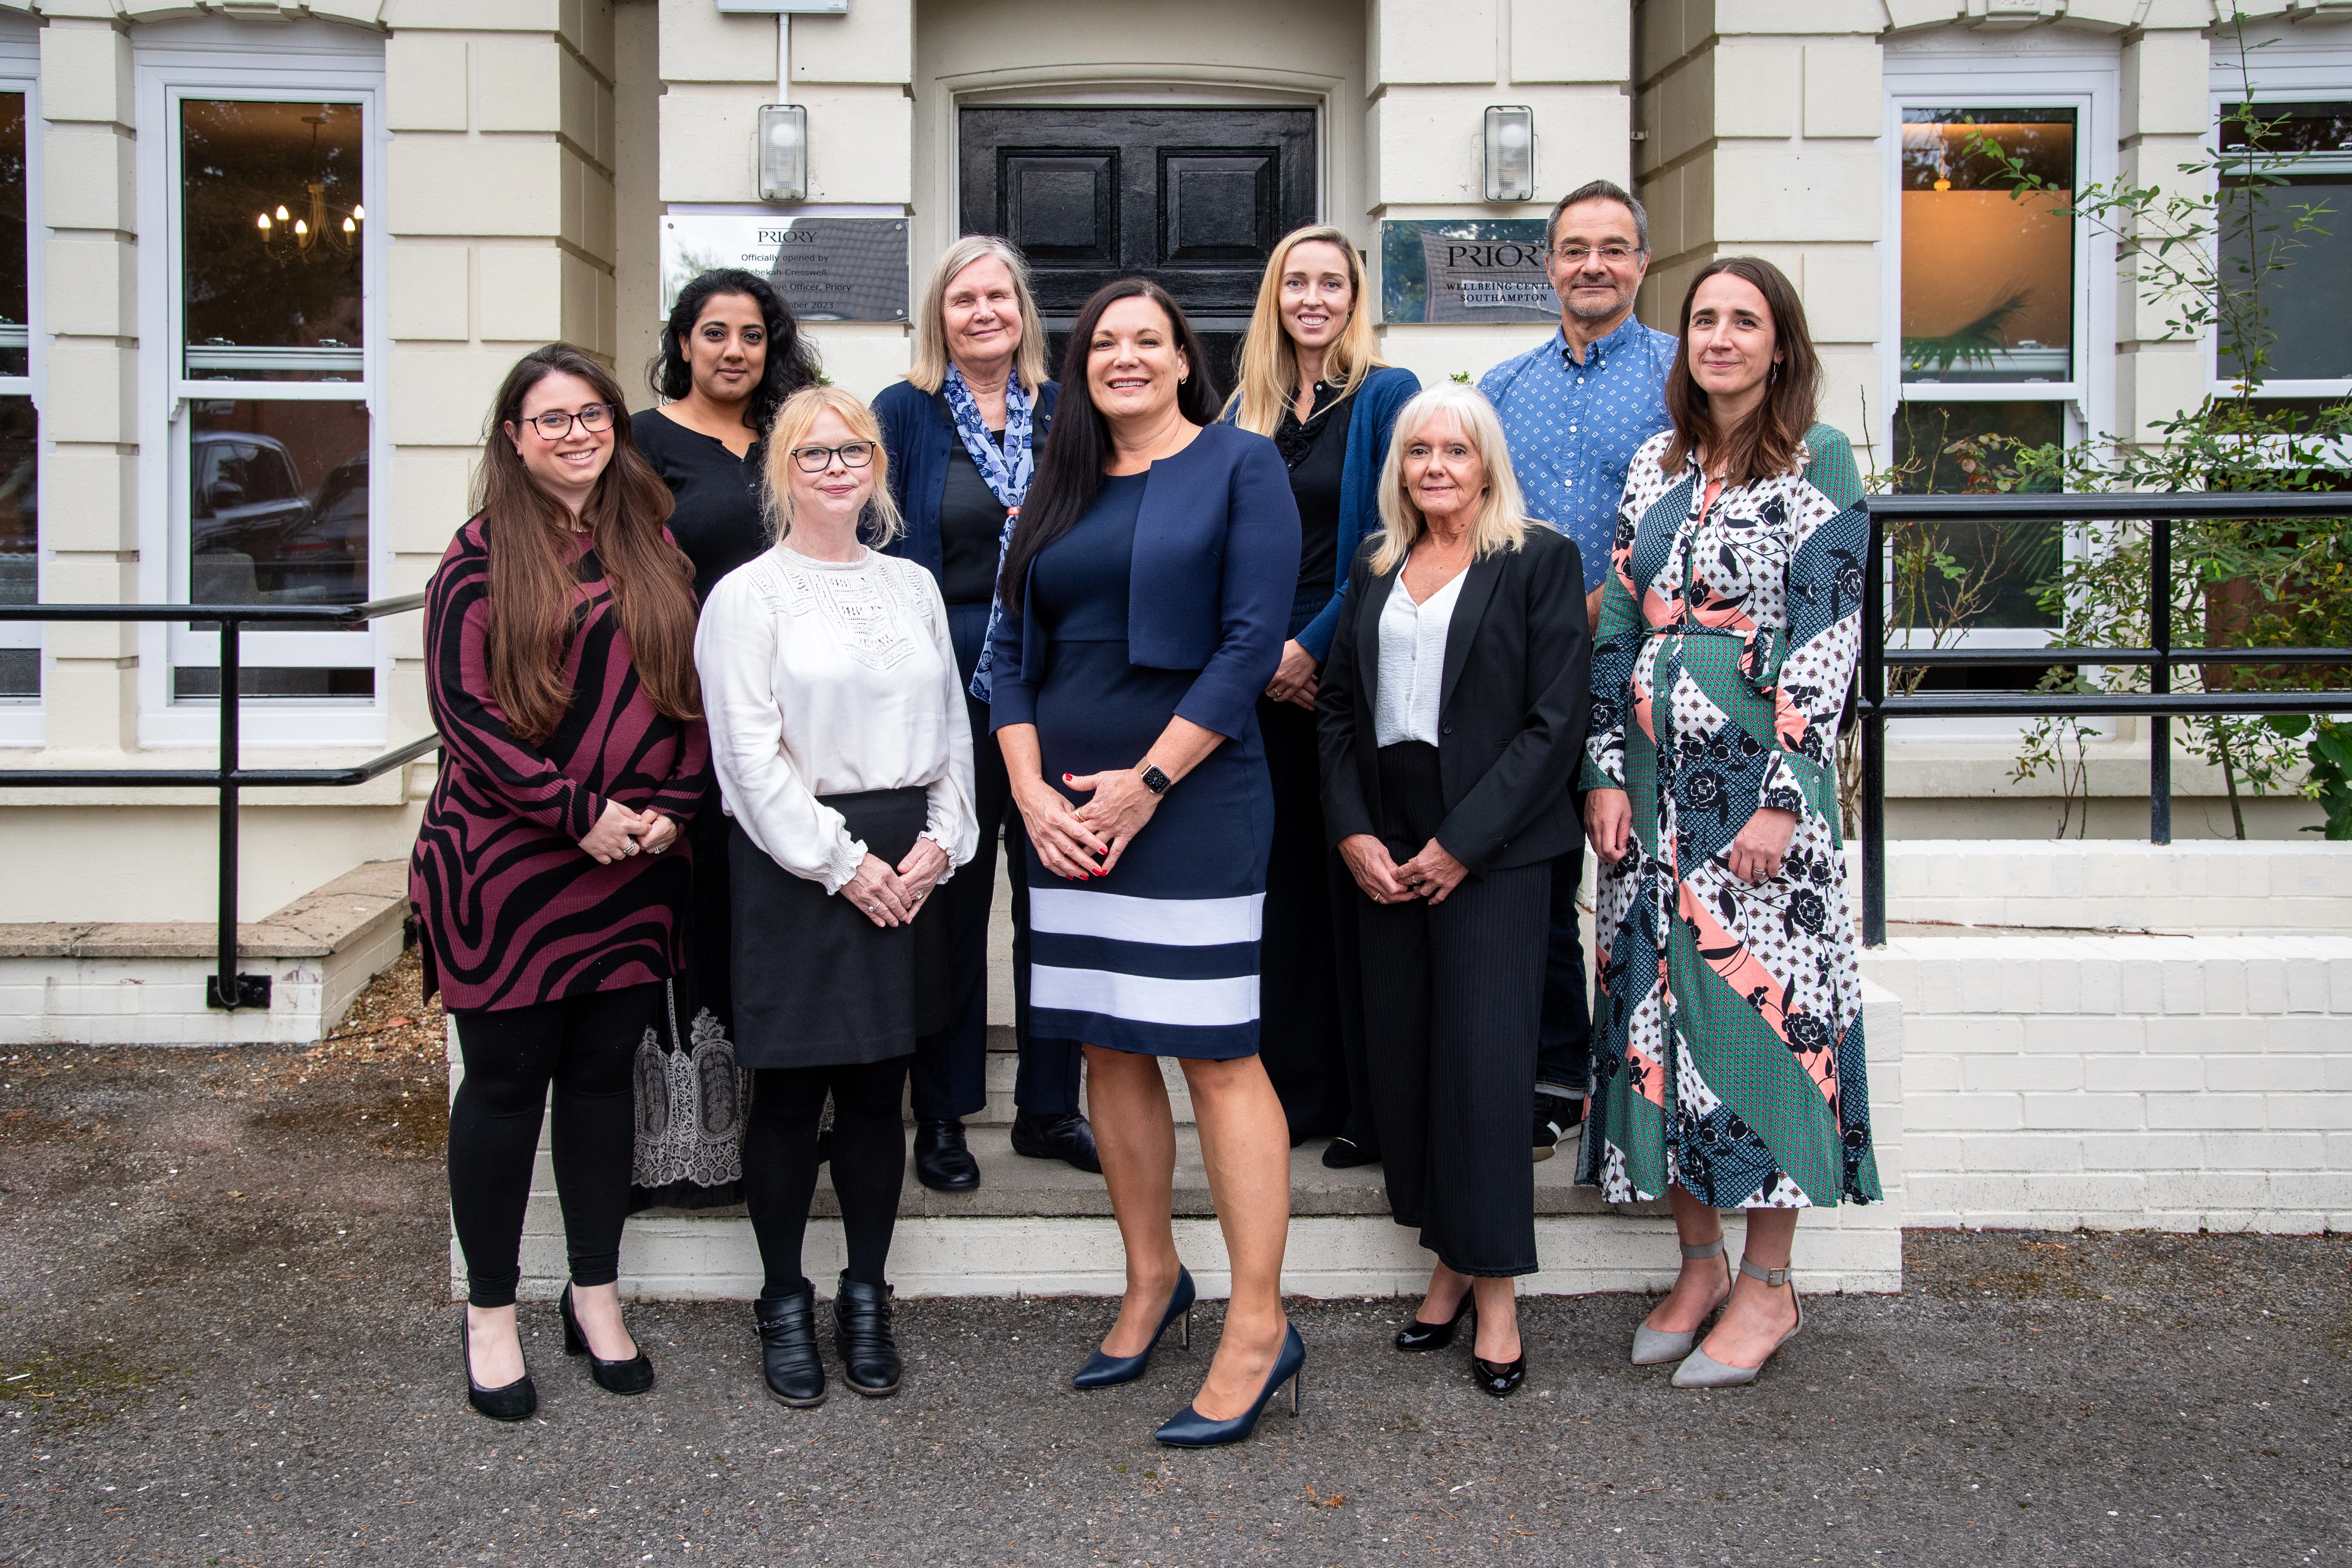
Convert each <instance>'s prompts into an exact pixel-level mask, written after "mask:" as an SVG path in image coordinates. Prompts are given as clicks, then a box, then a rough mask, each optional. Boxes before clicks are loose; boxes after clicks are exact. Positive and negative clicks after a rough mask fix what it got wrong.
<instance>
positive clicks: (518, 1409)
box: [457, 1308, 539, 1421]
mask: <svg viewBox="0 0 2352 1568" xmlns="http://www.w3.org/2000/svg"><path fill="white" fill-rule="evenodd" d="M457 1348H458V1349H459V1350H461V1351H463V1352H465V1355H466V1403H467V1404H468V1405H472V1406H473V1407H474V1408H475V1409H476V1410H478V1411H479V1412H481V1413H482V1414H483V1415H487V1416H488V1417H489V1418H490V1419H491V1420H493V1421H528V1420H530V1418H531V1417H532V1416H534V1415H538V1414H539V1390H538V1389H537V1388H535V1387H534V1386H532V1384H531V1381H530V1372H528V1371H525V1372H524V1373H523V1374H522V1375H521V1376H520V1377H519V1378H516V1379H515V1380H514V1381H513V1382H512V1383H509V1384H500V1385H499V1386H498V1387H496V1388H484V1387H483V1386H482V1385H481V1384H478V1383H476V1382H475V1381H474V1336H473V1335H472V1334H470V1333H468V1332H467V1331H466V1313H465V1310H464V1309H462V1308H460V1309H459V1310H458V1313H457Z"/></svg>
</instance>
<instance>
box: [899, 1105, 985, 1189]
mask: <svg viewBox="0 0 2352 1568" xmlns="http://www.w3.org/2000/svg"><path fill="white" fill-rule="evenodd" d="M915 1179H916V1180H917V1181H919V1182H920V1183H922V1184H923V1185H925V1186H927V1187H929V1188H930V1189H931V1191H933V1192H935V1193H968V1192H971V1190H972V1189H973V1188H975V1187H977V1186H979V1185H980V1162H979V1161H977V1160H975V1159H973V1158H972V1157H971V1150H970V1149H968V1148H966V1147H965V1146H964V1142H963V1123H962V1122H961V1121H925V1120H922V1119H920V1118H918V1119H917V1121H916V1122H915Z"/></svg>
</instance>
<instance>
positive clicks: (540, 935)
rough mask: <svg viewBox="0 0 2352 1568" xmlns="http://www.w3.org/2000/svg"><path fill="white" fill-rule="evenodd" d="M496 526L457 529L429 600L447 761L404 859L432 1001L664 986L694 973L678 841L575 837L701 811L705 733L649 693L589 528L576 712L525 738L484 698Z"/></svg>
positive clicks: (435, 688) (431, 669) (685, 859)
mask: <svg viewBox="0 0 2352 1568" xmlns="http://www.w3.org/2000/svg"><path fill="white" fill-rule="evenodd" d="M487 529H488V523H487V521H486V520H484V519H482V518H480V517H477V518H475V519H473V520H472V521H469V522H467V524H466V526H465V527H463V528H461V529H459V530H458V531H457V538H456V539H455V540H453V541H451V542H450V545H449V549H448V552H447V553H446V554H445V555H443V556H442V558H441V565H440V568H439V569H438V570H437V571H436V572H435V573H434V575H433V584H432V587H431V589H430V590H429V592H428V593H427V595H426V599H425V692H426V697H427V700H429V702H430V704H431V707H432V712H433V721H434V723H435V724H436V725H437V726H439V728H440V731H441V741H442V754H441V768H440V775H439V777H438V778H437V779H436V781H435V783H434V785H433V795H432V798H431V800H430V801H428V802H427V803H426V805H425V819H424V822H423V824H422V826H420V827H419V828H418V830H417V835H416V849H415V854H414V855H412V856H411V857H410V858H409V869H408V899H409V903H410V905H411V907H412V908H413V909H414V910H415V915H416V922H417V929H418V930H419V931H420V932H421V933H422V934H423V938H424V943H423V945H424V949H425V952H424V958H425V994H426V995H427V996H430V995H432V994H433V993H434V992H435V991H436V990H438V991H439V992H440V993H441V996H442V1000H443V1001H444V1002H445V1003H446V1005H447V1006H448V1007H449V1009H450V1010H451V1011H452V1012H469V1011H493V1010H497V1009H499V1008H507V1007H528V1006H530V1005H533V1004H536V1003H541V1002H552V1001H557V1000H560V999H562V998H563V997H567V996H579V995H583V994H588V993H591V992H596V991H617V990H619V989H621V988H622V987H624V986H628V985H640V984H646V983H648V982H651V981H656V980H667V979H668V978H670V977H671V976H672V975H674V974H676V973H678V972H679V971H680V970H682V969H683V968H684V967H685V950H684V942H683V921H681V920H680V918H679V917H680V911H681V910H683V908H684V906H685V903H686V899H687V896H688V888H689V886H690V884H691V881H692V867H691V865H690V863H689V857H690V855H691V850H690V849H689V847H688V844H687V841H686V838H685V837H684V835H682V834H681V835H680V836H679V837H677V839H676V840H674V841H673V847H671V848H670V849H669V850H668V851H667V853H665V854H661V855H633V856H630V857H628V858H625V859H621V860H615V861H614V862H613V863H612V864H611V865H609V866H600V865H598V864H597V863H596V861H595V860H594V858H592V857H591V856H590V855H589V854H588V853H587V851H585V850H583V849H582V848H581V847H580V840H581V839H582V838H583V837H585V836H586V835H587V833H588V831H589V830H590V829H591V828H593V826H595V825H596V819H597V818H598V817H599V816H602V815H603V813H604V803H605V802H606V801H607V800H617V801H619V802H620V803H621V804H622V805H625V806H626V807H628V808H629V809H630V810H632V811H646V810H648V809H652V810H658V811H661V812H662V813H664V814H665V815H667V816H671V817H674V818H676V819H677V822H678V823H679V824H680V825H681V826H683V825H684V824H685V823H687V822H688V820H689V819H691V817H692V816H693V815H694V808H695V806H696V805H697V803H698V801H699V800H700V799H701V797H702V792H703V788H704V786H705V784H706V783H707V782H708V780H709V773H710V739H709V733H708V732H707V731H705V730H704V728H703V724H702V721H700V720H699V719H697V720H693V721H679V720H676V719H670V718H667V717H665V716H664V715H663V714H662V713H660V712H659V711H657V710H656V709H655V707H654V705H653V702H652V701H651V700H650V699H648V698H647V696H646V691H645V688H644V687H643V686H642V685H640V684H639V683H638V680H637V675H636V670H635V666H634V665H633V664H632V663H631V661H630V656H629V643H628V639H627V637H625V635H624V634H623V633H622V630H621V624H620V619H619V617H618V616H616V615H615V614H614V603H613V595H612V590H611V588H610V586H609V585H608V584H606V582H605V580H604V567H603V565H602V564H601V563H599V562H598V561H597V559H596V552H595V551H594V549H593V548H592V547H591V546H590V544H589V542H588V540H587V537H586V536H585V535H577V536H575V538H574V547H575V549H576V550H577V551H578V556H577V559H576V562H575V566H574V569H575V571H576V572H577V574H578V576H579V581H580V597H579V605H580V608H579V613H578V622H577V627H578V629H577V630H576V631H575V632H574V633H573V635H572V641H571V645H570V647H567V648H566V649H565V650H564V656H563V678H564V679H565V681H566V682H567V683H568V684H569V685H570V686H571V688H572V693H573V695H572V706H571V708H570V710H567V711H566V712H565V713H564V715H563V721H562V723H561V724H559V725H558V726H557V727H556V731H555V733H554V734H553V735H551V737H549V738H548V740H547V741H546V742H544V743H542V744H539V745H533V744H530V742H525V741H522V740H520V739H518V738H517V737H516V736H515V734H514V732H513V731H511V730H509V729H508V727H507V721H506V717H505V715H504V714H502V713H500V712H499V707H498V703H497V700H495V699H494V698H493V697H492V696H491V695H490V679H489V641H488V633H489V617H490V615H491V608H490V602H489V549H488V542H487V538H486V531H487Z"/></svg>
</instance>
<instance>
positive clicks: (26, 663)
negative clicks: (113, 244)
mask: <svg viewBox="0 0 2352 1568" xmlns="http://www.w3.org/2000/svg"><path fill="white" fill-rule="evenodd" d="M18 101H19V102H22V101H23V100H22V99H21V98H20V99H19V100H18ZM38 436H39V426H38V424H37V422H36V419H35V416H34V414H33V400H32V399H31V398H29V397H0V605H30V604H35V603H37V602H38V600H39V598H40V595H39V594H38V593H37V581H38V580H37V576H36V573H37V571H38V569H39V566H38V563H39V547H40V537H41V529H40V517H39V513H38V510H37V509H38V504H39V500H40V486H39V485H38V483H37V482H36V481H37V478H38V475H39V464H40V452H41V444H40V441H39V439H38ZM6 629H7V630H9V631H12V632H33V633H37V627H33V626H21V625H19V626H9V627H7V628H6ZM40 694H41V650H40V649H39V648H37V647H0V701H10V700H14V701H22V700H26V699H34V698H38V697H39V696H40Z"/></svg>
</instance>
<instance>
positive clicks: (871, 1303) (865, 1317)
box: [833, 1268, 905, 1399]
mask: <svg viewBox="0 0 2352 1568" xmlns="http://www.w3.org/2000/svg"><path fill="white" fill-rule="evenodd" d="M833 1348H834V1350H835V1352H838V1353H839V1354H840V1356H841V1366H842V1372H843V1374H844V1375H845V1377H847V1378H848V1380H849V1386H850V1387H852V1388H854V1389H856V1391H857V1392H858V1393H860V1394H864V1395H866V1398H868V1399H881V1398H884V1397H886V1396H887V1395H889V1394H896V1393H898V1375H899V1373H901V1372H902V1371H903V1370H904V1369H905V1363H903V1362H901V1361H900V1360H899V1359H898V1342H896V1341H894V1340H893V1339H891V1337H890V1287H888V1286H887V1285H861V1284H859V1283H858V1282H857V1281H856V1280H855V1279H851V1278H850V1277H849V1270H848V1269H846V1268H845V1269H843V1270H842V1271H841V1284H840V1286H839V1287H838V1289H836V1290H835V1294H834V1298H833Z"/></svg>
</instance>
